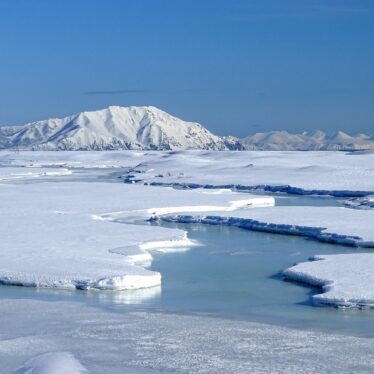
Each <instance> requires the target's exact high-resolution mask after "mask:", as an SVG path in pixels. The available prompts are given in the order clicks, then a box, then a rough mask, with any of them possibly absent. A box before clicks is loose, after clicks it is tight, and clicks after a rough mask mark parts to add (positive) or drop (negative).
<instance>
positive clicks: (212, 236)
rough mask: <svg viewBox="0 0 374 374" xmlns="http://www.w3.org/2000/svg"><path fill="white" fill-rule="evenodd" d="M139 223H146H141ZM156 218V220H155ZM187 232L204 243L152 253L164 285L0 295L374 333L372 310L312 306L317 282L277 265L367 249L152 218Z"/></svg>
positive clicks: (286, 201) (293, 201) (319, 200)
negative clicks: (285, 274)
mask: <svg viewBox="0 0 374 374" xmlns="http://www.w3.org/2000/svg"><path fill="white" fill-rule="evenodd" d="M276 204H278V205H302V206H303V205H313V206H321V205H325V206H329V205H330V206H331V205H339V204H340V203H339V201H337V200H336V199H332V198H323V197H305V196H300V197H288V196H283V197H279V196H278V197H276ZM142 224H151V223H145V222H143V223H142ZM153 224H155V223H153ZM157 224H160V225H162V226H164V227H177V228H180V229H183V230H186V231H187V232H188V236H189V238H191V239H194V240H197V241H198V242H200V243H201V246H198V247H193V248H191V249H189V250H187V251H184V252H175V253H162V254H155V255H154V261H153V263H152V265H151V269H152V270H156V271H159V272H161V274H162V286H161V287H156V288H151V289H146V290H138V291H117V292H114V291H104V292H103V291H56V290H48V289H44V290H43V289H33V288H26V287H9V286H2V287H0V298H35V299H43V300H50V301H58V300H68V301H76V302H84V303H87V304H90V305H95V306H100V307H103V308H110V309H111V310H114V311H117V312H119V313H126V312H127V311H132V310H134V309H136V310H139V309H140V310H152V311H158V312H160V313H162V312H172V313H173V312H174V313H187V314H191V313H192V314H203V315H210V316H217V317H223V318H230V319H244V320H249V321H255V322H263V323H268V324H275V325H281V326H289V327H294V328H301V329H316V330H322V331H331V332H337V333H343V334H348V335H356V336H368V337H374V310H371V309H368V310H357V309H338V308H333V307H316V306H313V305H312V303H311V296H312V295H313V294H315V293H320V292H321V290H320V289H318V288H312V287H309V286H307V285H302V284H299V283H293V282H289V281H285V280H284V279H283V278H282V276H281V271H282V270H284V269H286V268H288V267H290V266H292V265H293V264H295V263H297V262H302V261H307V260H308V258H309V257H311V256H313V255H316V254H337V253H355V252H370V251H371V250H364V249H357V248H350V247H345V246H341V245H335V244H326V243H320V242H318V241H314V240H308V239H306V238H303V237H297V236H289V235H277V234H269V233H261V232H253V231H248V230H245V229H240V228H235V227H225V226H211V225H204V224H171V223H162V222H161V223H157Z"/></svg>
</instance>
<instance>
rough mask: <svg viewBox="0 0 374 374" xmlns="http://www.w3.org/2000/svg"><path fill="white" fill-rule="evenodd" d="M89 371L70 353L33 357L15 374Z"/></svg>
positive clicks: (79, 372) (44, 354)
mask: <svg viewBox="0 0 374 374" xmlns="http://www.w3.org/2000/svg"><path fill="white" fill-rule="evenodd" d="M87 372H88V371H87V369H86V368H85V367H83V366H82V365H81V363H80V362H79V361H78V360H77V359H76V358H75V357H74V356H73V355H72V354H71V353H70V352H47V353H43V354H41V355H38V356H36V357H33V358H31V359H29V360H27V361H26V362H25V364H24V365H22V366H21V367H20V368H18V369H17V370H16V371H15V372H14V374H83V373H87Z"/></svg>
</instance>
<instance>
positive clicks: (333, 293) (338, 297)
mask: <svg viewBox="0 0 374 374" xmlns="http://www.w3.org/2000/svg"><path fill="white" fill-rule="evenodd" d="M311 260H312V261H310V262H304V263H300V264H298V265H295V266H293V267H291V268H289V269H287V270H285V271H284V272H283V274H284V276H285V277H286V278H288V279H291V280H295V281H299V282H304V283H308V284H310V285H312V286H319V287H321V288H322V291H323V293H322V294H318V295H314V296H313V300H314V302H315V303H316V304H329V305H336V306H340V307H374V289H373V287H371V285H372V284H373V283H374V272H373V269H374V255H373V254H371V253H357V254H356V253H355V254H339V255H322V256H314V257H313V258H312V259H311Z"/></svg>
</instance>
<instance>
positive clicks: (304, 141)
mask: <svg viewBox="0 0 374 374" xmlns="http://www.w3.org/2000/svg"><path fill="white" fill-rule="evenodd" d="M241 142H242V144H243V147H244V148H245V149H247V150H265V151H318V150H325V151H352V150H364V149H374V139H373V138H371V137H369V136H368V135H364V134H360V135H357V136H350V135H348V134H346V133H344V132H342V131H338V132H336V133H334V134H331V135H329V134H326V133H324V132H322V131H315V132H313V133H307V132H304V133H302V134H291V133H289V132H287V131H271V132H265V133H256V134H254V135H250V136H248V137H246V138H244V139H241Z"/></svg>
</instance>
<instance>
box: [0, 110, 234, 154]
mask: <svg viewBox="0 0 374 374" xmlns="http://www.w3.org/2000/svg"><path fill="white" fill-rule="evenodd" d="M0 147H2V148H10V147H13V148H15V147H16V148H19V149H33V150H112V149H158V150H174V149H208V150H223V149H227V146H226V145H225V141H224V139H223V138H221V137H219V136H216V135H214V134H212V133H211V132H210V131H208V130H207V129H205V128H204V127H203V126H201V125H200V124H198V123H193V122H186V121H183V120H181V119H178V118H176V117H173V116H171V115H170V114H168V113H166V112H163V111H162V110H160V109H157V108H155V107H151V106H149V107H120V106H111V107H109V108H107V109H103V110H98V111H93V112H82V113H78V114H75V115H72V116H69V117H65V118H62V119H48V120H44V121H37V122H32V123H28V124H26V125H24V126H21V127H19V126H14V127H6V128H2V127H0Z"/></svg>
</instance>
